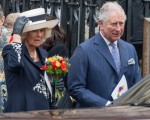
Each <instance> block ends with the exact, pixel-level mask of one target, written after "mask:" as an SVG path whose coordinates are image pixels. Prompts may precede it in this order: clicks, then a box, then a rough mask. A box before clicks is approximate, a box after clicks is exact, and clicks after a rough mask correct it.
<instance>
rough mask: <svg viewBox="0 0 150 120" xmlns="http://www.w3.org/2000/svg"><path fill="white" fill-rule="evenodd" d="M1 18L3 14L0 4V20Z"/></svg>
mask: <svg viewBox="0 0 150 120" xmlns="http://www.w3.org/2000/svg"><path fill="white" fill-rule="evenodd" d="M3 16H4V12H3V9H2V6H1V4H0V18H2V17H3Z"/></svg>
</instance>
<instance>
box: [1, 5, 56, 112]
mask: <svg viewBox="0 0 150 120" xmlns="http://www.w3.org/2000/svg"><path fill="white" fill-rule="evenodd" d="M44 14H45V11H44V9H43V8H38V9H34V10H30V11H27V12H24V13H21V16H22V17H18V18H17V20H16V21H15V23H14V28H13V32H12V34H13V42H12V43H11V44H9V45H7V46H5V47H4V49H3V53H2V55H3V58H4V67H5V77H6V85H7V88H8V100H7V103H6V104H5V110H4V112H19V111H31V110H45V109H50V102H51V101H50V100H51V99H50V95H49V91H48V89H47V86H46V82H45V80H44V79H43V74H44V72H43V71H42V70H41V69H40V67H41V66H43V65H44V62H45V58H46V57H47V52H46V51H44V50H43V49H42V48H41V47H39V46H40V45H41V43H42V42H43V39H45V38H47V37H49V35H50V30H51V28H53V27H54V26H55V25H56V24H58V20H53V21H46V20H45V15H44ZM25 16H26V17H25ZM26 23H27V24H26ZM47 24H49V26H48V27H47ZM21 36H22V37H21ZM21 39H22V40H21Z"/></svg>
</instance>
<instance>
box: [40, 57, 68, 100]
mask: <svg viewBox="0 0 150 120" xmlns="http://www.w3.org/2000/svg"><path fill="white" fill-rule="evenodd" d="M69 67H70V64H69V59H68V58H63V57H61V56H58V55H55V56H52V57H49V58H48V59H46V61H45V65H44V66H42V67H41V69H42V70H45V71H46V72H47V74H48V75H50V76H52V78H53V80H52V81H53V84H54V87H55V88H54V89H55V98H56V99H60V98H61V97H63V92H62V91H60V90H59V89H57V87H56V86H57V84H58V82H59V80H60V79H61V78H63V77H64V76H65V74H66V73H67V72H68V69H69Z"/></svg>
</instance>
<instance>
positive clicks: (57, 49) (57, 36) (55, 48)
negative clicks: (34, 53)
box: [42, 14, 69, 57]
mask: <svg viewBox="0 0 150 120" xmlns="http://www.w3.org/2000/svg"><path fill="white" fill-rule="evenodd" d="M55 19H56V18H55V17H54V16H52V15H49V14H47V16H46V20H47V21H49V20H55ZM66 42H67V39H66V33H65V31H64V30H63V28H62V27H59V25H58V24H57V25H56V26H55V27H54V28H52V31H51V36H50V37H49V38H47V39H46V41H45V42H44V43H43V44H42V46H43V48H44V49H45V50H46V51H47V52H48V56H54V55H60V56H62V57H69V56H68V49H67V47H66Z"/></svg>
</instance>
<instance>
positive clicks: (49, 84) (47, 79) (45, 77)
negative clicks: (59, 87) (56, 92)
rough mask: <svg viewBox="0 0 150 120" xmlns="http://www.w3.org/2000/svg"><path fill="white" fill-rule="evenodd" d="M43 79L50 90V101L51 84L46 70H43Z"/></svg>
mask: <svg viewBox="0 0 150 120" xmlns="http://www.w3.org/2000/svg"><path fill="white" fill-rule="evenodd" d="M44 79H45V81H46V84H47V87H48V89H49V91H50V94H51V101H52V86H51V83H50V80H49V77H48V75H47V73H46V72H44Z"/></svg>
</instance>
